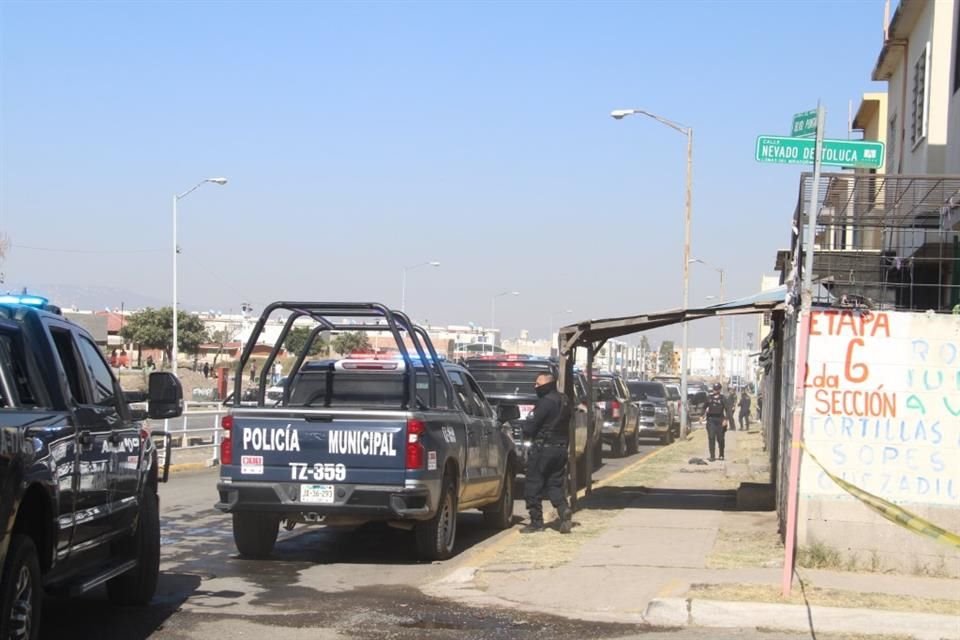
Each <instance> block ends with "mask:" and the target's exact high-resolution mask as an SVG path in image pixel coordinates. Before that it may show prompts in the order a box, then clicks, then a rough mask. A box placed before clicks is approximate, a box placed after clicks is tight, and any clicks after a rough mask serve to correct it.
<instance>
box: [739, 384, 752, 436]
mask: <svg viewBox="0 0 960 640" xmlns="http://www.w3.org/2000/svg"><path fill="white" fill-rule="evenodd" d="M739 418H740V429H741V430H742V431H746V430H747V429H748V428H749V427H750V396H748V395H747V394H746V392H744V394H743V395H741V396H740V415H739Z"/></svg>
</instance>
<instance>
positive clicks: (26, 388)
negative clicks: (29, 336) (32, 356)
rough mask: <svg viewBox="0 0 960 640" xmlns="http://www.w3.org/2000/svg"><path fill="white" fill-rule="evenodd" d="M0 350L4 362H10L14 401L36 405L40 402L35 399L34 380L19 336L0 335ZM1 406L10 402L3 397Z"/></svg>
mask: <svg viewBox="0 0 960 640" xmlns="http://www.w3.org/2000/svg"><path fill="white" fill-rule="evenodd" d="M0 351H2V358H3V360H4V361H5V362H8V363H10V375H11V377H12V380H11V381H10V382H11V385H12V386H13V388H14V390H15V391H16V394H17V396H18V398H17V399H16V403H17V405H18V406H19V407H23V408H28V409H32V408H35V407H37V406H38V405H39V404H40V402H39V401H38V400H37V397H38V394H37V392H36V387H35V386H34V384H35V382H34V380H32V379H31V377H30V375H29V373H28V371H29V367H28V366H27V362H26V354H25V353H24V351H23V344H22V343H21V341H20V339H19V336H16V337H15V336H10V335H5V334H3V335H0ZM0 393H2V390H0ZM2 406H3V407H10V406H12V403H11V402H10V400H9V399H8V398H3V402H2Z"/></svg>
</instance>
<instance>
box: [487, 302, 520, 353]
mask: <svg viewBox="0 0 960 640" xmlns="http://www.w3.org/2000/svg"><path fill="white" fill-rule="evenodd" d="M518 295H520V292H519V291H501V292H500V293H498V294H497V295H495V296H493V297H492V298H490V331H491V334H492V332H493V330H494V327H495V326H496V324H497V298H502V297H503V296H518ZM492 337H493V336H492V335H491V338H492ZM493 346H494V345H493V344H492V343H491V345H490V351H491V352H493V350H494V349H493Z"/></svg>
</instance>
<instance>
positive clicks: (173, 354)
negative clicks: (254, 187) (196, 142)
mask: <svg viewBox="0 0 960 640" xmlns="http://www.w3.org/2000/svg"><path fill="white" fill-rule="evenodd" d="M208 182H212V183H213V184H218V185H221V186H223V185H225V184H227V179H226V178H207V179H206V180H201V181H200V182H198V183H197V184H195V185H194V186H193V187H192V188H190V189H187V190H186V191H184V192H183V193H181V194H179V195H175V196H173V345H172V347H171V349H170V371H171V372H173V375H177V353H178V352H179V344H178V342H177V339H178V335H177V324H178V320H179V318H178V317H177V311H178V310H179V306H178V304H177V254H178V253H180V247H179V246H177V203H178V202H180V201H181V200H183V199H184V198H186V197H187V196H188V195H190V194H191V193H193V192H194V191H196V190H197V189H199V188H200V187H202V186H203V185H205V184H207V183H208Z"/></svg>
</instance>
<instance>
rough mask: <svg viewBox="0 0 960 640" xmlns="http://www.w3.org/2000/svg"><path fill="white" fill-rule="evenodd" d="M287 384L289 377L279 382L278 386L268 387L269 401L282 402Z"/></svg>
mask: <svg viewBox="0 0 960 640" xmlns="http://www.w3.org/2000/svg"><path fill="white" fill-rule="evenodd" d="M286 384H287V377H286V376H284V377H282V378H280V380H278V381H277V384H275V385H273V386H270V387H267V401H268V402H280V401H281V400H283V387H284V386H285V385H286Z"/></svg>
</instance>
